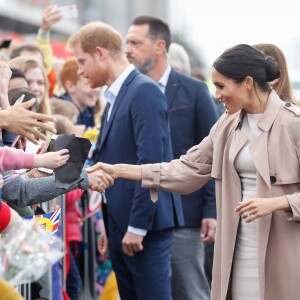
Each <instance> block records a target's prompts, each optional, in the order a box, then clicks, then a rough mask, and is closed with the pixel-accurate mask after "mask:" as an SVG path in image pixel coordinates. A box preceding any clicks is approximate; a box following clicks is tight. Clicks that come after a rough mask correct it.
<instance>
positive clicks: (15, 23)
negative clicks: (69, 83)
mask: <svg viewBox="0 0 300 300" xmlns="http://www.w3.org/2000/svg"><path fill="white" fill-rule="evenodd" d="M175 2H176V1H174V0H173V1H172V0H0V24H1V26H0V37H1V36H2V37H3V36H4V37H5V36H10V37H12V38H13V39H16V40H24V39H26V40H27V41H28V40H34V38H35V36H36V33H37V30H38V26H39V24H40V21H41V16H42V12H43V10H44V9H45V8H46V7H47V6H49V5H58V6H64V5H71V4H76V5H77V8H78V18H76V19H65V20H62V21H61V22H59V23H58V24H57V25H55V26H54V27H53V30H52V32H51V38H52V45H53V50H54V54H55V55H57V56H59V57H61V58H65V56H66V55H67V54H65V53H64V50H63V49H64V42H65V41H66V40H67V38H68V36H69V35H70V34H71V33H73V32H74V31H75V30H76V29H77V28H79V27H80V26H81V25H83V24H85V23H87V22H90V21H95V20H99V21H103V22H106V23H108V24H110V25H112V26H113V27H115V28H116V29H117V30H118V31H119V32H120V33H121V34H122V36H123V37H124V36H125V35H126V32H127V29H128V27H129V26H130V23H131V21H132V19H133V18H134V17H136V16H137V15H141V14H150V15H154V16H158V17H161V18H163V19H165V20H166V21H167V22H169V24H170V25H171V27H172V23H173V22H174V25H175V24H182V20H181V22H180V23H179V22H178V17H177V14H176V13H175V14H174V13H173V12H174V10H176V9H177V6H176V3H175ZM179 13H180V12H179ZM174 28H176V30H175V29H174V30H173V28H172V31H173V35H174V41H176V42H178V43H181V44H183V45H184V46H185V47H186V48H187V49H188V52H189V53H190V55H191V64H192V66H194V67H197V66H203V65H204V62H203V59H202V57H201V54H199V55H198V53H200V51H199V47H198V49H197V47H195V46H193V45H192V42H191V39H189V42H188V40H187V39H188V38H189V37H188V36H186V32H187V30H186V29H187V28H188V23H186V24H185V26H184V28H183V27H176V26H175V27H174Z"/></svg>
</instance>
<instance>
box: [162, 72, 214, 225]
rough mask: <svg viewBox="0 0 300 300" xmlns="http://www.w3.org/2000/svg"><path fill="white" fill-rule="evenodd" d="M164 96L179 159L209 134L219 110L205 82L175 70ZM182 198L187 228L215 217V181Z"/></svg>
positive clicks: (172, 138) (176, 155)
mask: <svg viewBox="0 0 300 300" xmlns="http://www.w3.org/2000/svg"><path fill="white" fill-rule="evenodd" d="M165 95H166V97H167V99H168V112H169V121H170V128H171V140H172V148H173V154H174V158H179V157H180V155H182V154H185V153H186V152H187V150H188V149H190V148H191V147H192V146H194V145H197V144H198V143H200V142H201V141H202V139H203V138H204V137H206V136H207V135H208V133H209V131H210V129H211V127H212V126H213V125H214V123H215V122H216V121H217V119H218V113H217V109H216V106H215V104H214V102H213V99H212V98H211V96H210V94H209V91H208V88H207V86H206V84H205V83H204V82H202V81H199V80H196V79H194V78H192V77H189V76H186V75H184V74H182V73H179V72H176V71H174V70H173V69H172V71H171V73H170V76H169V79H168V83H167V86H166V91H165ZM181 198H182V207H183V214H184V221H185V226H186V227H201V221H202V218H215V217H216V202H215V187H214V181H213V180H211V181H209V182H208V183H207V184H206V185H205V186H204V187H203V188H202V189H200V190H197V191H195V192H193V193H192V194H189V195H183V196H181Z"/></svg>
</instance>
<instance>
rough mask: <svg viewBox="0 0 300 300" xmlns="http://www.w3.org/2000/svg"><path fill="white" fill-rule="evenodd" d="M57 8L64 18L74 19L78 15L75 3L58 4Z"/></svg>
mask: <svg viewBox="0 0 300 300" xmlns="http://www.w3.org/2000/svg"><path fill="white" fill-rule="evenodd" d="M57 9H58V11H59V12H60V13H61V14H62V15H63V17H64V18H66V19H76V18H77V17H78V10H77V6H76V5H75V4H72V5H65V6H58V8H57Z"/></svg>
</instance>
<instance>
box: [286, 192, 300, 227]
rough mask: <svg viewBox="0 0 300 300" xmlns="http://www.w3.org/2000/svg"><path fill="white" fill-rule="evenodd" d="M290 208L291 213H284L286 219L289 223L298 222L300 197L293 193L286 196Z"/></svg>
mask: <svg viewBox="0 0 300 300" xmlns="http://www.w3.org/2000/svg"><path fill="white" fill-rule="evenodd" d="M286 198H287V200H288V202H289V204H290V206H291V211H288V212H286V215H287V219H288V220H289V221H296V222H300V197H299V193H294V194H292V195H287V196H286Z"/></svg>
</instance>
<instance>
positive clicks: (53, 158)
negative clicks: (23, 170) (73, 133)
mask: <svg viewBox="0 0 300 300" xmlns="http://www.w3.org/2000/svg"><path fill="white" fill-rule="evenodd" d="M69 158H70V155H69V150H68V149H62V150H59V151H55V152H48V153H44V154H36V155H35V156H34V163H33V167H35V168H38V167H44V168H49V169H56V168H58V167H61V166H62V165H64V164H65V163H66V162H67V160H68V159H69Z"/></svg>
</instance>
